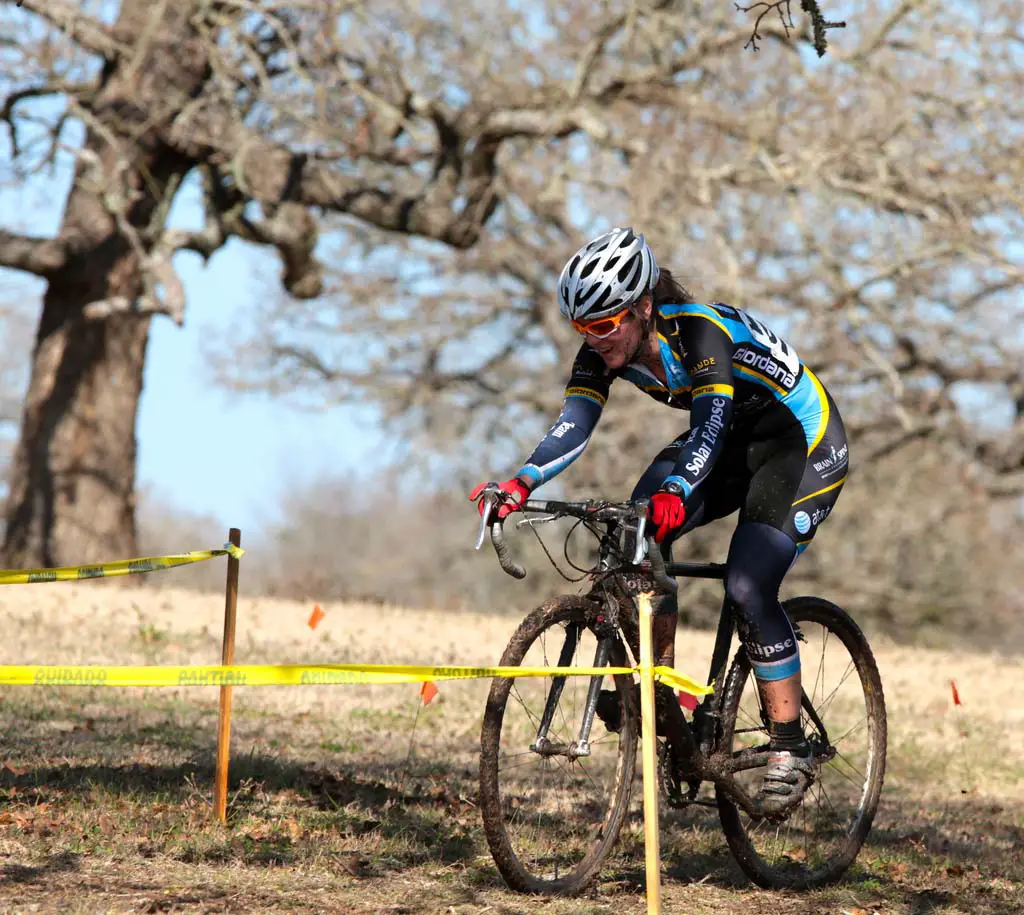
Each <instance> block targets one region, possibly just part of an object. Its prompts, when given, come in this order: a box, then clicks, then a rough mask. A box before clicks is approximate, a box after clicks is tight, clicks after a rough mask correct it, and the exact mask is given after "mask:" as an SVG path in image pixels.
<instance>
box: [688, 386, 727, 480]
mask: <svg viewBox="0 0 1024 915" xmlns="http://www.w3.org/2000/svg"><path fill="white" fill-rule="evenodd" d="M726 403H727V401H726V399H725V398H724V397H716V398H714V400H712V401H711V416H710V417H709V418H708V421H707V422H706V423H704V427H703V429H702V431H701V433H700V439H701V441H703V442H705V443H706V444H702V445H701V446H700V447H699V448H698V449H697V451H696V452H695V453H694V455H693V458H692V459H691V460H690V462H689V463H688V464H687V465H686V469H687V470H688V471H689V472H690V473H692V474H693V475H694V476H696V475H697V474H698V473H700V472H701V470H703V469H704V465H705V464H706V463H707V462H708V458H709V457H711V451H712V450H713V449H714V447H715V442H717V441H718V436H719V435H720V434H721V432H722V430H723V429H724V428H725V419H724V418H723V416H722V414H723V412H724V411H725V405H726ZM690 437H691V438H692V437H693V434H692V433H691V435H690ZM688 441H689V439H688Z"/></svg>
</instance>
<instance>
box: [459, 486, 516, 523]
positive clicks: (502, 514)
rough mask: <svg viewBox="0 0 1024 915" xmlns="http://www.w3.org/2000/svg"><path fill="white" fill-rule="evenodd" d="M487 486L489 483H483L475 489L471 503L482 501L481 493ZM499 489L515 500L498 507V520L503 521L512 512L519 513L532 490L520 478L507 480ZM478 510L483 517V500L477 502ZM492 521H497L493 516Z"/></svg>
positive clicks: (470, 495) (470, 498)
mask: <svg viewBox="0 0 1024 915" xmlns="http://www.w3.org/2000/svg"><path fill="white" fill-rule="evenodd" d="M485 486H487V483H481V484H480V485H479V486H477V487H476V489H474V490H473V491H472V492H471V493H470V494H469V501H470V502H476V500H477V499H480V493H481V492H483V489H484V487H485ZM498 488H499V489H501V491H502V492H507V493H508V494H509V495H510V496H511V497H512V498H513V499H514V500H515V501H514V502H505V503H503V504H502V505H499V506H498V518H497V520H498V521H503V520H504V519H505V518H507V517H508V516H509V515H510V514H512V512H517V511H519V508H520V506H521V505H522V504H523V503H524V502H525V501H526V500H527V498H528V497H529V495H530V490H529V489H528V488H527V486H526V484H525V483H524V482H523V481H522V480H520V479H519V477H512V479H511V480H506V481H505V482H504V483H499V484H498ZM476 510H477V511H478V512H480V514H481V515H483V513H484V500H483V499H480V501H479V502H477V505H476ZM491 520H492V521H493V520H495V519H494V516H493V515H492V516H491Z"/></svg>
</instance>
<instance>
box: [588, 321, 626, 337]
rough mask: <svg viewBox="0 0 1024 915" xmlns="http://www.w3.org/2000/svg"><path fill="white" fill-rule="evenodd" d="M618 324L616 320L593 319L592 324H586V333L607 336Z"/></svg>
mask: <svg viewBox="0 0 1024 915" xmlns="http://www.w3.org/2000/svg"><path fill="white" fill-rule="evenodd" d="M618 326H619V322H618V321H609V320H604V321H595V322H594V323H593V324H588V325H587V333H588V334H593V335H594V336H595V337H607V336H608V335H609V334H610V333H611V332H612V331H613V330H615V328H616V327H618Z"/></svg>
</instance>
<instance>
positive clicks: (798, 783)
mask: <svg viewBox="0 0 1024 915" xmlns="http://www.w3.org/2000/svg"><path fill="white" fill-rule="evenodd" d="M813 780H814V755H813V754H812V752H811V748H810V746H807V747H805V748H804V749H801V750H795V751H794V750H772V751H771V755H770V756H769V758H768V771H767V772H766V773H765V775H764V780H763V781H762V782H761V790H760V791H758V793H757V797H756V798H755V800H756V801H757V803H758V806H760V808H761V810H762V811H763V812H764V813H765V815H766V816H773V815H775V814H780V813H784V812H785V811H787V810H791V809H792V808H793V807H795V806H796V805H797V804H799V803H800V801H802V800H803V797H804V792H806V791H807V787H808V786H809V785H810V784H811V782H812V781H813Z"/></svg>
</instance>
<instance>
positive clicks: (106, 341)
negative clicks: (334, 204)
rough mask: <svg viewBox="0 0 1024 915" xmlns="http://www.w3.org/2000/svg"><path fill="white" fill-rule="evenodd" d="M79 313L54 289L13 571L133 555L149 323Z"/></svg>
mask: <svg viewBox="0 0 1024 915" xmlns="http://www.w3.org/2000/svg"><path fill="white" fill-rule="evenodd" d="M83 269H86V270H88V269H89V268H88V267H84V268H83ZM77 304H78V308H77V309H76V308H75V303H72V302H69V301H68V299H67V297H66V294H65V293H63V292H61V291H55V290H54V289H53V286H52V285H51V288H50V290H49V291H48V292H47V294H46V297H45V299H44V302H43V315H42V319H41V321H40V328H39V336H38V340H37V343H36V348H35V353H34V355H33V360H32V379H31V383H30V385H29V390H28V396H27V398H26V402H25V411H24V415H23V417H22V424H21V436H20V440H19V443H18V448H17V451H16V452H15V457H14V463H13V467H12V474H11V480H10V494H9V501H8V508H7V533H6V538H5V542H4V547H3V549H4V559H5V563H6V564H7V565H8V566H11V567H17V568H24V567H29V566H61V565H78V564H80V563H86V562H96V561H100V560H104V559H126V558H128V557H131V556H135V555H136V542H135V455H136V443H135V415H136V412H137V408H138V401H139V395H140V394H141V392H142V371H143V366H144V362H145V353H146V340H147V337H148V335H149V321H150V319H149V318H145V317H132V316H124V315H117V316H114V317H111V318H108V319H106V320H104V321H90V322H87V321H84V320H83V319H82V318H81V305H83V304H85V303H84V302H80V303H77ZM76 311H77V312H78V314H77V315H75V312H76ZM69 315H71V317H68V316H69Z"/></svg>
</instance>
